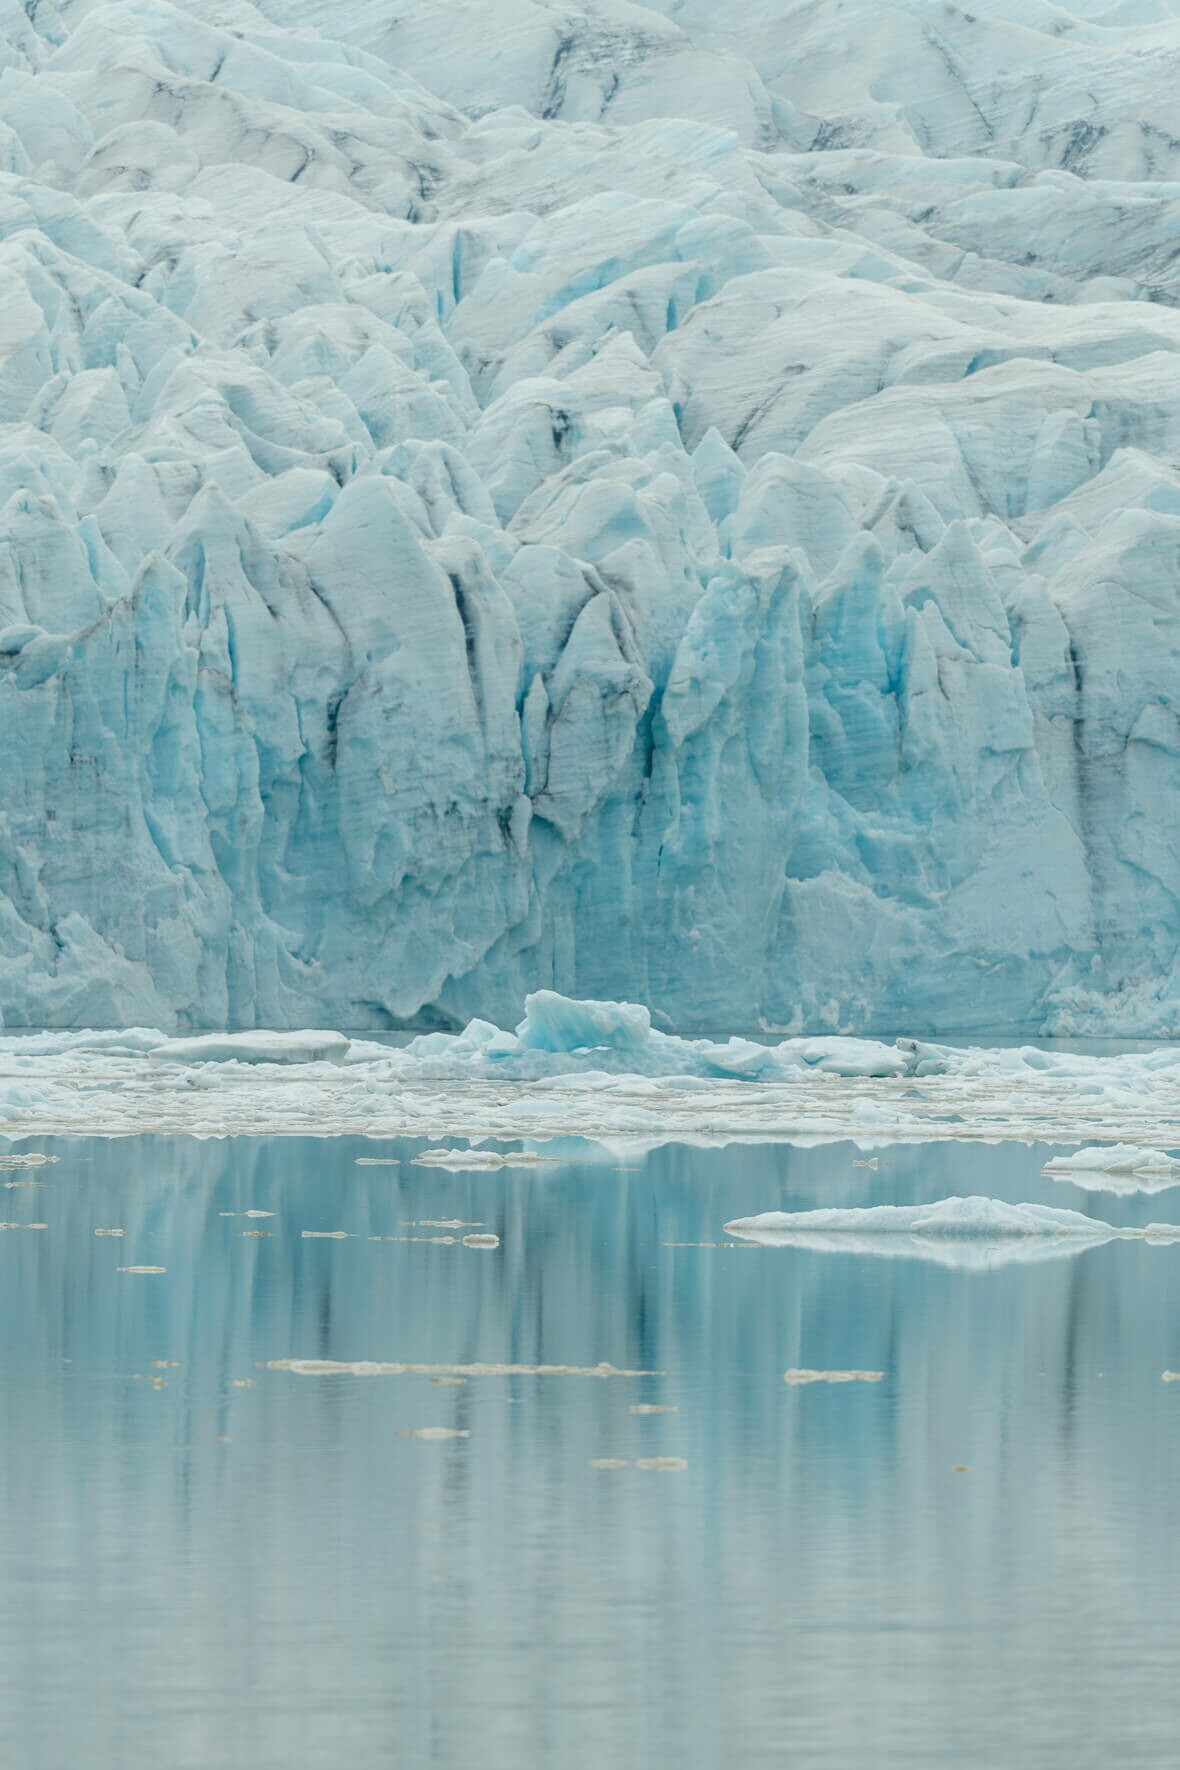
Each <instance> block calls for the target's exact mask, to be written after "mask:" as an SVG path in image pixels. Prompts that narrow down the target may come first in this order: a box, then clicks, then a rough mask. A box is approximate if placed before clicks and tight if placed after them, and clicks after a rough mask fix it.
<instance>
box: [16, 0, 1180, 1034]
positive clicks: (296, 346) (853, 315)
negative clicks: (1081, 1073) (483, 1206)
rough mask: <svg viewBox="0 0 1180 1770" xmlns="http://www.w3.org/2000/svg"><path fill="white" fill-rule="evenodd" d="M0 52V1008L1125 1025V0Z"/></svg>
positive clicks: (1154, 981) (203, 20)
mask: <svg viewBox="0 0 1180 1770" xmlns="http://www.w3.org/2000/svg"><path fill="white" fill-rule="evenodd" d="M0 26H2V29H0V720H2V722H3V731H4V734H5V740H6V741H5V768H4V782H3V788H2V789H0V1008H2V1014H3V1023H4V1024H5V1025H6V1026H8V1027H10V1028H22V1027H32V1026H44V1025H49V1026H53V1025H62V1026H80V1025H92V1026H93V1025H108V1026H109V1025H124V1026H125V1025H132V1024H138V1025H149V1026H158V1027H160V1028H162V1029H164V1030H165V1031H166V1032H182V1033H183V1032H189V1033H200V1032H202V1031H204V1030H205V1029H207V1028H210V1027H221V1028H225V1027H233V1028H254V1027H291V1026H302V1025H307V1024H320V1025H329V1026H345V1027H350V1028H397V1027H402V1026H406V1025H414V1026H422V1025H428V1026H437V1027H440V1028H445V1029H456V1028H459V1027H461V1026H463V1025H464V1024H465V1023H466V1022H467V1021H468V1020H469V1019H470V1018H471V1017H472V1016H473V1015H474V1016H481V1017H484V1018H486V1019H488V1020H495V1021H498V1022H501V1023H503V1024H511V1023H512V1022H514V1021H515V1020H516V1019H517V1017H518V1014H519V1004H520V1003H521V1001H522V1000H523V998H524V996H525V993H526V991H527V990H529V989H531V988H533V987H535V986H536V985H538V984H540V985H548V986H552V988H553V989H555V990H558V991H561V992H563V993H564V994H566V995H578V996H588V997H603V998H608V997H618V996H623V995H627V996H632V995H636V996H639V997H640V998H641V999H642V1000H644V1001H647V1002H649V1003H650V1004H651V1005H652V1009H653V1011H654V1012H655V1015H656V1022H657V1026H658V1027H661V1028H664V1029H676V1030H679V1031H682V1032H683V1031H708V1030H710V1029H712V1028H717V1027H735V1026H745V1027H757V1026H759V1025H761V1026H764V1027H768V1028H778V1029H782V1030H790V1031H793V1032H798V1033H803V1032H819V1033H822V1032H866V1031H895V1030H897V1029H898V1028H901V1027H905V1028H908V1029H910V1030H912V1031H915V1032H938V1031H951V1030H960V1031H973V1030H981V1029H982V1030H996V1029H1000V1028H1016V1029H1022V1030H1027V1031H1029V1032H1034V1031H1044V1030H1052V1031H1057V1032H1069V1031H1091V1032H1094V1031H1107V1032H1123V1033H1153V1034H1154V1033H1167V1032H1174V1031H1176V1030H1177V1029H1178V1028H1180V772H1178V770H1177V766H1176V764H1177V757H1178V756H1180V704H1178V700H1177V689H1176V684H1177V682H1178V681H1180V624H1178V621H1177V608H1178V596H1180V468H1178V466H1177V463H1178V462H1180V373H1178V371H1177V364H1178V353H1180V314H1178V313H1177V291H1178V289H1180V281H1178V277H1177V261H1176V253H1175V214H1176V205H1177V202H1178V201H1180V145H1178V143H1177V140H1176V137H1175V134H1174V131H1173V126H1172V125H1173V119H1172V112H1173V109H1174V99H1173V95H1174V92H1175V89H1176V81H1177V76H1178V75H1180V18H1177V17H1176V16H1175V13H1174V9H1172V8H1170V7H1167V6H1160V5H1155V4H1153V3H1152V0H1142V4H1139V3H1138V0H1136V3H1135V4H1122V5H1117V6H1116V5H1113V4H1112V5H1109V6H1107V5H1105V4H1103V3H1100V0H1068V3H1067V4H1066V5H1064V6H1056V5H1055V6H1049V5H1044V6H1041V5H1039V4H1032V5H1030V4H1029V3H1028V0H1019V4H1018V3H1017V0H980V3H979V4H973V6H972V8H971V9H970V11H963V10H960V9H958V8H957V7H954V6H942V5H939V6H935V5H933V4H932V3H930V0H894V3H893V4H891V5H888V6H882V5H880V4H878V3H877V0H851V3H842V0H814V3H812V4H808V5H806V6H799V5H794V4H789V3H788V0H755V3H754V4H752V5H743V6H741V7H739V6H737V5H736V4H735V3H734V0H723V3H721V4H718V3H717V0H709V4H705V0H649V3H648V4H637V3H634V0H570V3H569V4H564V3H563V4H562V5H560V6H557V5H555V4H551V3H549V0H478V4H476V0H407V3H406V4H402V5H399V6H398V7H396V8H392V9H391V8H390V7H388V6H387V5H378V4H377V3H376V0H331V4H329V0H259V3H258V4H251V3H250V0H191V3H190V4H186V5H184V6H179V5H173V4H169V0H56V4H55V3H54V0H40V3H39V4H37V5H35V6H31V5H20V4H18V0H0ZM489 41H492V42H494V43H495V45H496V51H495V54H493V55H489V54H488V53H487V52H486V48H485V45H486V43H487V42H489ZM625 1032H626V1028H625V1027H621V1028H620V1036H624V1034H625ZM653 1036H654V1035H653ZM538 1048H539V1047H538ZM616 1048H617V1047H616Z"/></svg>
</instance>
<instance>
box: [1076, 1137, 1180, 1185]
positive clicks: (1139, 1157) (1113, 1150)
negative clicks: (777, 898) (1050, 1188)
mask: <svg viewBox="0 0 1180 1770" xmlns="http://www.w3.org/2000/svg"><path fill="white" fill-rule="evenodd" d="M1044 1172H1045V1173H1046V1174H1048V1175H1049V1176H1050V1178H1051V1179H1053V1180H1068V1181H1069V1183H1070V1185H1072V1186H1078V1187H1082V1188H1083V1189H1084V1190H1086V1191H1087V1192H1118V1193H1132V1192H1164V1191H1166V1190H1167V1188H1168V1187H1170V1186H1180V1158H1177V1157H1176V1156H1174V1155H1169V1154H1168V1153H1167V1152H1166V1151H1165V1150H1162V1149H1141V1148H1139V1147H1138V1146H1137V1145H1136V1144H1133V1143H1110V1144H1099V1145H1097V1146H1096V1147H1093V1148H1089V1149H1075V1150H1074V1151H1073V1152H1072V1153H1071V1154H1069V1155H1055V1156H1053V1157H1051V1158H1050V1160H1049V1161H1047V1162H1046V1163H1045V1167H1044Z"/></svg>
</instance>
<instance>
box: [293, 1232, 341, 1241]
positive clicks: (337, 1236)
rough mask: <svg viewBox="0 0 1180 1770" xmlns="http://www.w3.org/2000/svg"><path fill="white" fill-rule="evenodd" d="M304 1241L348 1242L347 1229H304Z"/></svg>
mask: <svg viewBox="0 0 1180 1770" xmlns="http://www.w3.org/2000/svg"><path fill="white" fill-rule="evenodd" d="M302 1233H303V1239H304V1241H350V1240H351V1239H352V1238H351V1236H350V1235H349V1232H348V1230H347V1229H305V1230H304V1231H303V1232H302Z"/></svg>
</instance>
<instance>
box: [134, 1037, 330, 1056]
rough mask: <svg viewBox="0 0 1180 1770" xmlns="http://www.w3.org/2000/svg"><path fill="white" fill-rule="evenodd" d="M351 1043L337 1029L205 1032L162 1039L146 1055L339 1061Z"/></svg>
mask: <svg viewBox="0 0 1180 1770" xmlns="http://www.w3.org/2000/svg"><path fill="white" fill-rule="evenodd" d="M351 1044H352V1040H351V1039H347V1038H345V1036H344V1034H343V1033H337V1032H265V1033H262V1032H257V1033H254V1032H241V1033H206V1034H204V1035H202V1037H200V1038H196V1039H165V1040H163V1041H162V1043H160V1044H158V1045H156V1046H154V1047H153V1048H152V1050H150V1051H149V1052H148V1056H149V1057H150V1059H151V1060H152V1062H153V1063H342V1062H343V1061H344V1059H345V1057H347V1055H348V1051H349V1048H350V1046H351Z"/></svg>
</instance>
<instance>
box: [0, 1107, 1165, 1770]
mask: <svg viewBox="0 0 1180 1770" xmlns="http://www.w3.org/2000/svg"><path fill="white" fill-rule="evenodd" d="M19 1147H20V1149H21V1150H22V1151H25V1152H27V1151H33V1152H36V1151H38V1150H39V1151H41V1152H42V1153H44V1154H46V1155H50V1156H53V1157H55V1158H57V1159H56V1160H53V1161H50V1162H47V1163H45V1164H44V1165H42V1166H32V1167H27V1168H14V1169H6V1170H5V1171H4V1172H3V1174H2V1175H0V1178H2V1179H3V1180H4V1182H5V1183H6V1185H7V1187H8V1189H7V1190H6V1191H5V1192H4V1194H3V1198H4V1203H3V1205H2V1206H0V1216H2V1217H3V1218H4V1219H5V1220H6V1222H7V1223H8V1224H9V1225H10V1227H8V1228H6V1229H5V1230H4V1232H3V1233H0V1276H2V1281H3V1282H2V1283H0V1320H2V1322H3V1359H2V1362H0V1407H2V1418H3V1422H4V1433H3V1451H2V1456H3V1483H4V1505H3V1507H2V1508H0V1686H2V1691H0V1696H2V1700H0V1759H2V1761H3V1762H4V1763H5V1764H11V1765H14V1766H17V1765H19V1766H22V1767H23V1766H28V1767H29V1770H32V1767H33V1766H36V1770H79V1767H81V1766H84V1767H85V1770H148V1767H149V1766H151V1767H152V1770H155V1767H157V1766H167V1767H168V1770H293V1767H294V1766H298V1767H299V1770H387V1767H390V1766H403V1765H404V1766H413V1767H414V1770H418V1767H421V1766H426V1765H432V1766H441V1767H443V1770H474V1767H477V1766H478V1767H479V1770H556V1767H560V1770H591V1767H592V1766H593V1767H595V1770H597V1767H599V1766H612V1767H615V1770H640V1767H642V1766H646V1765H650V1764H653V1763H659V1764H668V1765H672V1764H675V1765H679V1766H685V1767H688V1770H738V1767H740V1770H751V1767H757V1766H763V1765H765V1766H772V1765H773V1766H780V1765H784V1766H785V1765H791V1766H793V1767H795V1770H829V1767H830V1770H848V1766H850V1765H854V1764H871V1765H873V1766H875V1767H877V1770H914V1767H916V1766H926V1765H929V1766H932V1767H937V1770H945V1767H946V1766H948V1765H951V1764H955V1765H965V1766H971V1767H973V1770H974V1767H978V1770H997V1767H999V1766H1003V1770H1110V1767H1111V1766H1113V1765H1118V1766H1120V1770H1127V1767H1144V1770H1146V1767H1148V1766H1150V1767H1151V1770H1159V1767H1161V1766H1163V1765H1165V1764H1168V1763H1171V1762H1173V1761H1174V1753H1175V1741H1176V1739H1177V1737H1180V1686H1178V1685H1177V1682H1176V1680H1175V1677H1174V1667H1175V1664H1176V1660H1177V1654H1178V1652H1180V1604H1178V1601H1177V1591H1178V1590H1180V1578H1178V1576H1180V1530H1178V1525H1180V1483H1178V1482H1177V1479H1176V1470H1177V1468H1178V1467H1180V1383H1171V1382H1168V1381H1165V1380H1164V1373H1165V1372H1169V1371H1172V1370H1176V1369H1180V1310H1178V1309H1177V1306H1176V1297H1177V1294H1178V1288H1180V1247H1176V1246H1168V1245H1153V1244H1152V1243H1150V1242H1148V1241H1143V1240H1118V1241H1114V1242H1111V1243H1109V1244H1107V1245H1105V1246H1099V1247H1086V1246H1079V1247H1073V1246H1071V1247H1069V1248H1065V1247H1062V1248H1056V1249H1054V1256H1055V1257H1053V1258H1050V1259H1045V1260H1039V1261H1035V1262H1028V1261H1025V1260H1021V1259H1019V1258H1009V1257H1007V1252H1008V1251H1007V1250H1005V1249H1004V1248H1003V1247H1000V1248H997V1249H992V1250H989V1256H988V1258H986V1259H984V1260H982V1261H980V1260H975V1261H974V1262H970V1261H960V1260H959V1259H957V1258H956V1253H957V1251H958V1248H957V1246H956V1245H955V1244H950V1245H949V1246H948V1247H947V1248H943V1249H942V1250H941V1253H942V1257H941V1258H938V1259H931V1258H928V1257H926V1255H925V1254H924V1252H923V1251H922V1250H921V1249H917V1248H915V1249H910V1248H908V1247H904V1246H903V1247H902V1248H901V1249H900V1257H892V1258H884V1257H878V1256H877V1255H875V1254H874V1253H873V1252H871V1251H869V1252H865V1251H853V1252H841V1251H838V1250H836V1251H833V1250H830V1249H827V1248H824V1249H818V1250H816V1249H808V1248H800V1247H782V1248H779V1247H764V1246H758V1245H756V1244H744V1243H742V1242H740V1241H739V1240H737V1239H736V1238H734V1237H727V1236H726V1235H725V1233H724V1230H723V1226H724V1225H725V1224H726V1223H727V1222H729V1221H731V1220H732V1219H734V1218H737V1217H742V1216H748V1215H752V1214H757V1213H761V1212H764V1211H771V1210H783V1209H788V1210H792V1211H796V1210H806V1209H811V1208H821V1207H824V1206H833V1205H846V1206H857V1205H870V1204H889V1203H898V1204H915V1203H917V1204H921V1203H926V1202H932V1201H935V1200H939V1199H943V1198H945V1197H948V1196H954V1195H980V1196H984V1197H989V1198H993V1199H999V1200H1006V1201H1010V1202H1013V1203H1040V1204H1044V1205H1050V1206H1054V1207H1059V1208H1067V1209H1070V1210H1075V1211H1082V1212H1086V1213H1087V1214H1088V1215H1092V1216H1095V1217H1098V1218H1102V1219H1104V1220H1106V1221H1107V1222H1109V1223H1111V1224H1113V1225H1116V1226H1119V1227H1142V1226H1144V1225H1146V1224H1147V1223H1149V1222H1158V1221H1169V1220H1178V1219H1180V1187H1178V1188H1176V1189H1174V1190H1167V1189H1162V1190H1161V1189H1155V1190H1149V1191H1139V1190H1136V1189H1134V1188H1131V1189H1127V1188H1124V1189H1123V1190H1121V1191H1120V1190H1117V1189H1114V1190H1091V1189H1083V1188H1082V1187H1079V1186H1077V1185H1075V1184H1072V1183H1070V1182H1069V1181H1066V1180H1062V1179H1053V1178H1049V1177H1046V1176H1045V1175H1043V1173H1042V1168H1043V1165H1044V1163H1045V1162H1046V1160H1048V1159H1049V1158H1050V1157H1051V1156H1052V1155H1054V1154H1055V1153H1060V1151H1057V1150H1054V1149H1053V1148H1051V1147H1050V1146H1047V1145H1025V1144H1012V1143H1007V1144H1004V1145H1000V1146H987V1145H979V1144H949V1143H927V1144H924V1145H920V1146H919V1145H897V1146H894V1147H892V1148H890V1147H884V1148H880V1149H877V1150H875V1151H874V1150H871V1149H868V1148H861V1147H858V1146H857V1145H855V1144H852V1143H835V1144H829V1145H826V1146H824V1147H819V1148H811V1149H807V1148H796V1147H791V1146H787V1145H771V1144H761V1145H755V1146H744V1145H740V1144H734V1145H729V1146H727V1147H721V1148H707V1149H701V1148H696V1149H694V1148H688V1147H685V1146H683V1145H677V1144H669V1145H666V1146H664V1147H662V1148H658V1149H654V1150H651V1151H649V1152H647V1153H642V1152H640V1153H636V1152H635V1151H634V1150H628V1149H627V1148H626V1147H624V1146H622V1145H619V1146H603V1145H596V1144H592V1143H588V1142H575V1141H572V1140H571V1141H569V1142H567V1143H561V1144H555V1145H550V1146H548V1148H547V1153H548V1154H549V1155H552V1156H555V1157H558V1158H560V1159H555V1160H552V1161H547V1162H544V1163H541V1164H539V1165H534V1166H532V1167H529V1166H524V1167H514V1166H508V1167H503V1168H498V1169H495V1170H490V1171H466V1172H465V1171H451V1170H447V1169H445V1168H442V1169H440V1168H439V1167H437V1166H435V1167H426V1166H418V1165H415V1161H414V1158H415V1156H417V1155H418V1154H419V1153H420V1152H421V1151H422V1149H423V1148H424V1147H425V1146H424V1144H423V1143H422V1142H421V1141H418V1142H412V1141H406V1140H402V1141H385V1142H382V1141H373V1140H365V1139H360V1138H347V1137H341V1138H332V1139H313V1138H268V1139H249V1138H237V1139H216V1138H208V1139H196V1138H153V1137H150V1136H148V1137H138V1138H133V1139H126V1140H118V1139H97V1138H95V1139H89V1138H73V1139H64V1138H62V1139H45V1140H41V1141H37V1140H36V1139H33V1140H30V1141H28V1142H26V1143H22V1144H21V1145H20V1146H19ZM1100 1182H1101V1176H1098V1177H1097V1180H1095V1177H1094V1176H1091V1177H1090V1182H1089V1184H1090V1185H1091V1186H1094V1185H1097V1184H1099V1183H1100ZM262 1213H266V1214H262ZM38 1223H39V1224H44V1225H45V1227H44V1228H33V1227H31V1225H33V1224H38ZM120 1230H121V1231H122V1233H121V1234H116V1233H114V1232H115V1231H120ZM103 1232H106V1233H103ZM472 1238H476V1239H475V1240H474V1241H472ZM492 1238H495V1240H494V1241H493V1239H492ZM407 1366H409V1367H428V1368H427V1369H405V1368H404V1367H407ZM505 1366H514V1367H528V1368H525V1369H523V1370H520V1369H518V1370H517V1371H516V1373H515V1374H504V1373H503V1370H502V1367H505ZM601 1366H606V1367H609V1369H608V1370H607V1371H606V1372H600V1370H599V1367H601ZM334 1367H354V1368H344V1369H341V1368H334ZM382 1367H383V1368H382ZM390 1367H392V1368H390ZM487 1367H492V1368H491V1369H490V1370H488V1369H487ZM536 1367H549V1368H548V1369H547V1370H546V1371H544V1373H543V1374H535V1372H536ZM788 1371H791V1372H793V1373H800V1372H803V1373H808V1372H810V1373H818V1377H819V1380H802V1379H800V1378H799V1377H798V1376H797V1375H796V1376H795V1377H794V1379H793V1380H792V1381H790V1382H788V1381H785V1380H784V1378H785V1374H786V1373H787V1372H788ZM848 1372H859V1373H866V1374H867V1376H868V1377H869V1378H871V1379H873V1380H865V1379H864V1377H856V1378H853V1379H852V1380H848V1381H843V1382H836V1381H830V1380H826V1379H827V1378H830V1377H831V1376H833V1375H840V1374H843V1373H848ZM620 1373H643V1374H620Z"/></svg>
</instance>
